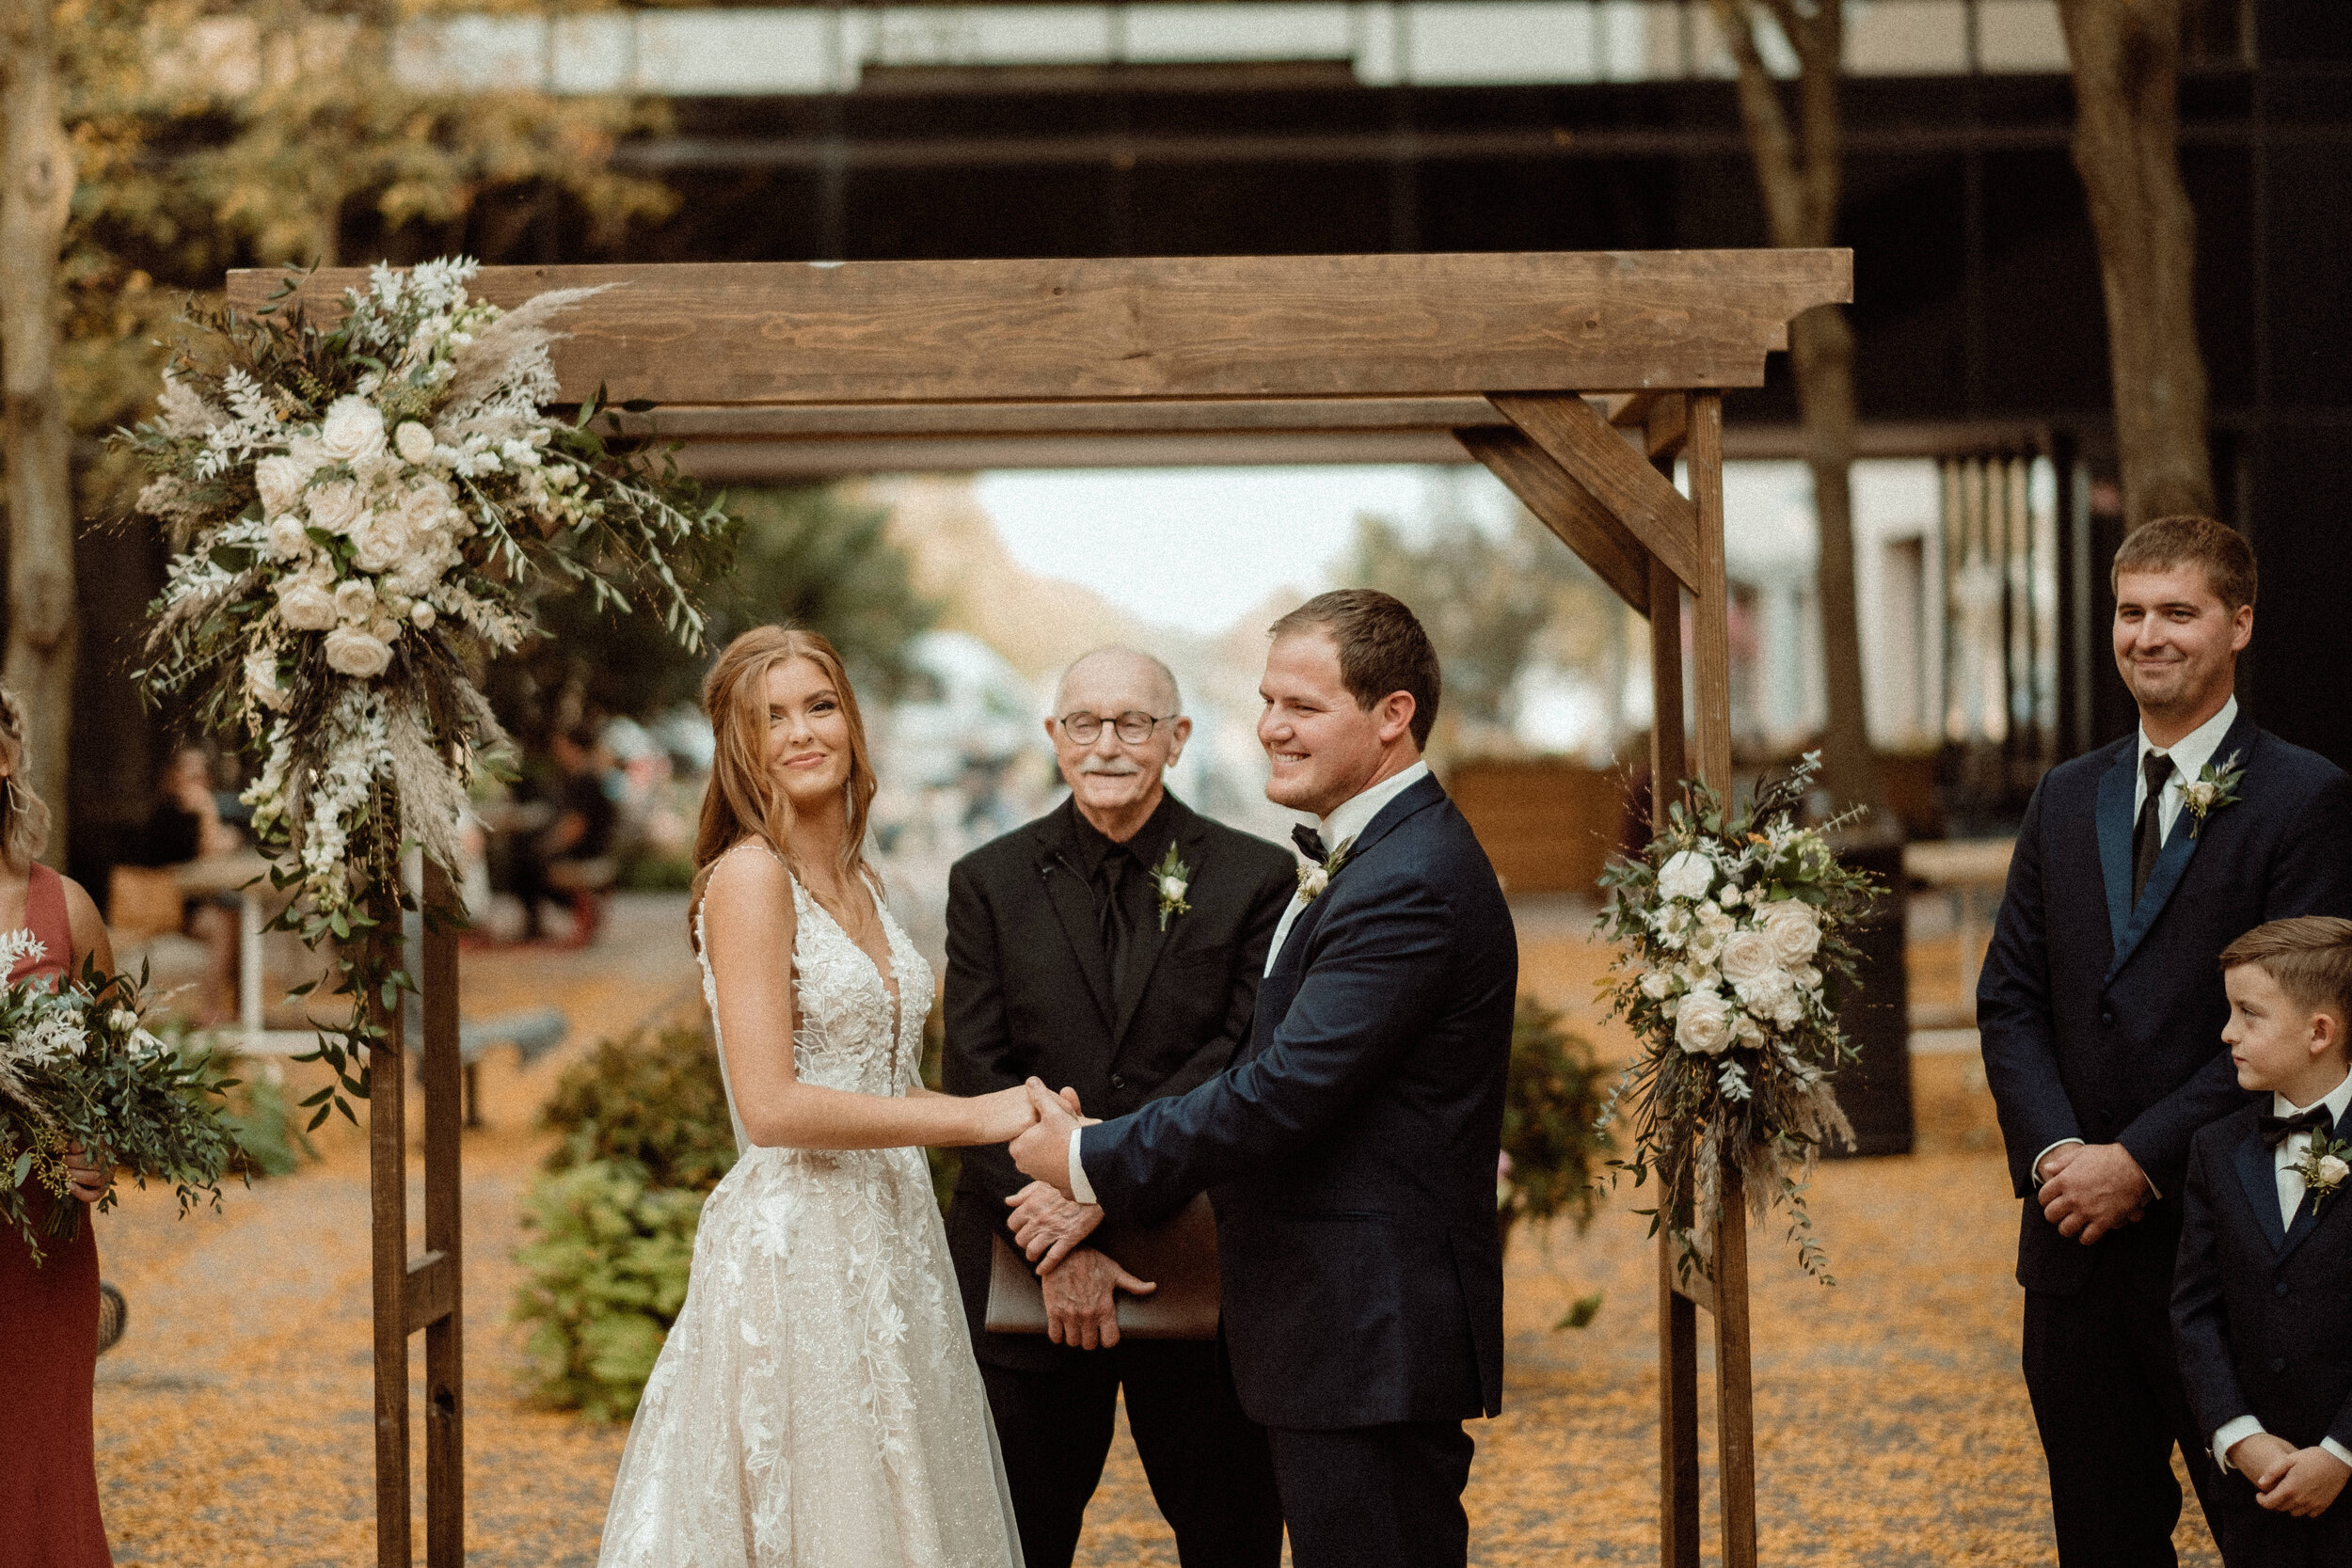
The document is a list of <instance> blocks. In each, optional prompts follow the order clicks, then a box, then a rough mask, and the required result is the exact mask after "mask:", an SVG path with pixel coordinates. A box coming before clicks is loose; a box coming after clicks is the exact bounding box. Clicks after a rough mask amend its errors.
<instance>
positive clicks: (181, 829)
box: [138, 746, 245, 1024]
mask: <svg viewBox="0 0 2352 1568" xmlns="http://www.w3.org/2000/svg"><path fill="white" fill-rule="evenodd" d="M231 799H232V800H233V799H234V798H233V797H231ZM244 847H245V835H244V834H243V833H241V832H238V831H237V830H236V829H235V828H233V827H231V826H230V825H229V823H228V822H227V821H226V820H225V819H224V818H223V816H222V813H221V802H220V797H219V795H218V794H216V793H215V791H214V789H213V758H212V753H211V752H207V751H206V750H205V749H204V748H203V747H201V746H183V747H181V748H180V749H179V750H178V751H176V752H173V753H172V754H171V761H170V763H169V764H168V765H167V766H166V768H165V769H164V776H163V778H162V779H161V780H160V781H159V783H158V786H157V791H156V800H155V806H154V809H153V810H152V811H151V812H150V813H149V814H148V817H147V828H146V831H145V832H143V833H142V834H141V835H140V843H139V856H138V863H140V864H142V865H157V866H161V865H182V864H184V863H187V862H189V861H197V860H210V859H212V858H213V857H215V856H216V855H233V854H235V853H236V852H237V851H238V850H240V849H242V848H244ZM181 926H182V928H183V929H184V930H185V931H186V932H187V934H188V935H189V936H191V937H194V938H195V939H196V940H197V941H199V942H202V943H203V944H204V980H203V984H202V986H201V988H200V990H199V995H198V998H197V1006H196V1018H197V1022H199V1024H210V1023H222V1022H227V1021H228V1020H230V1019H231V1018H234V1017H235V1016H236V1011H237V895H235V894H233V893H212V894H203V895H198V896H196V897H193V898H190V899H188V900H187V901H186V902H185V904H183V906H182V910H181Z"/></svg>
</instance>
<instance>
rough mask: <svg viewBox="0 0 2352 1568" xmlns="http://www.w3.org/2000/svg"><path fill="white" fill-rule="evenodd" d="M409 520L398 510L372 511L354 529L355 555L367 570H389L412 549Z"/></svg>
mask: <svg viewBox="0 0 2352 1568" xmlns="http://www.w3.org/2000/svg"><path fill="white" fill-rule="evenodd" d="M409 544H410V541H409V537H408V524H407V523H406V521H405V520H404V519H403V518H402V517H401V515H399V514H398V513H396V512H390V511H383V512H374V513H371V514H370V515H369V516H368V520H367V521H366V522H364V523H362V524H360V525H359V526H358V528H356V529H353V530H352V531H351V546H352V548H351V559H352V562H353V563H354V564H355V565H357V566H358V568H359V570H361V571H363V572H389V571H390V570H391V569H392V568H393V567H394V566H396V565H398V564H399V563H400V561H401V558H402V557H404V556H405V555H406V554H407V553H408V549H409Z"/></svg>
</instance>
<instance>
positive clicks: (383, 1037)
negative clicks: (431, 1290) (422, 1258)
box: [367, 923, 408, 1568]
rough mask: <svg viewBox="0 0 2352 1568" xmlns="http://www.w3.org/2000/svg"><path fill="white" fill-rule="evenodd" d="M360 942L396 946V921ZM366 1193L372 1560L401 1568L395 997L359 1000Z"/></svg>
mask: <svg viewBox="0 0 2352 1568" xmlns="http://www.w3.org/2000/svg"><path fill="white" fill-rule="evenodd" d="M367 940H368V941H369V942H376V943H380V944H384V945H388V946H389V947H391V948H392V949H394V950H395V951H397V950H398V948H399V946H400V941H401V934H400V927H399V926H398V924H397V923H395V924H393V925H390V926H388V927H377V928H376V929H374V930H373V931H371V932H370V933H368V936H367ZM367 1008H368V1012H369V1015H370V1017H371V1018H372V1019H373V1021H374V1022H375V1024H376V1027H377V1030H378V1033H377V1035H376V1041H375V1048H374V1049H373V1051H371V1052H370V1053H368V1198H369V1207H370V1210H371V1212H372V1219H371V1230H372V1239H373V1243H374V1244H373V1248H372V1261H373V1270H372V1272H373V1276H374V1286H375V1560H376V1563H377V1568H408V1128H407V1113H408V1107H407V1103H406V1096H407V1089H408V1068H407V1053H406V1051H405V1049H404V1045H403V1042H402V1040H401V1037H400V1031H401V1016H400V1006H399V1005H398V1003H394V1004H393V1005H392V1006H385V1005H384V1000H383V998H382V997H380V996H371V997H369V998H368V999H367Z"/></svg>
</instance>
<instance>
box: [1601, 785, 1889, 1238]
mask: <svg viewBox="0 0 2352 1568" xmlns="http://www.w3.org/2000/svg"><path fill="white" fill-rule="evenodd" d="M1817 766H1818V754H1810V755H1807V756H1806V757H1805V759H1804V762H1803V763H1801V764H1800V765H1799V766H1798V767H1797V768H1795V769H1794V770H1793V771H1792V772H1790V773H1789V774H1788V776H1787V777H1785V778H1782V779H1778V780H1775V781H1772V782H1771V783H1768V784H1765V785H1764V786H1763V787H1761V788H1760V789H1758V790H1757V792H1756V798H1755V800H1753V801H1751V802H1750V803H1749V804H1748V805H1747V806H1746V808H1745V809H1743V810H1735V809H1733V808H1732V807H1731V806H1729V805H1727V804H1726V803H1725V802H1724V800H1723V799H1722V798H1721V797H1720V796H1718V795H1716V794H1715V793H1714V792H1713V791H1712V790H1710V789H1708V787H1707V786H1706V785H1704V784H1691V785H1690V786H1689V800H1688V801H1687V802H1685V801H1680V800H1677V801H1676V802H1675V803H1674V805H1673V806H1672V807H1671V808H1670V809H1669V811H1668V813H1667V819H1666V827H1665V831H1664V832H1661V833H1660V834H1659V836H1658V837H1657V838H1656V839H1655V840H1654V841H1652V843H1651V844H1650V846H1649V847H1648V848H1647V850H1645V852H1644V853H1643V854H1642V856H1641V857H1640V858H1638V859H1633V860H1619V861H1616V862H1614V863H1612V864H1611V865H1610V867H1609V869H1608V870H1607V871H1606V872H1605V873H1603V874H1602V877H1601V885H1602V886H1603V887H1604V888H1606V889H1608V890H1609V894H1610V900H1609V905H1608V907H1607V908H1606V909H1605V910H1603V911H1601V917H1600V928H1601V930H1602V931H1603V932H1604V933H1605V934H1607V935H1609V936H1611V937H1613V938H1615V939H1616V940H1617V942H1619V943H1620V944H1621V945H1620V947H1619V949H1618V956H1617V959H1616V962H1615V964H1614V965H1613V968H1612V969H1611V972H1610V974H1609V976H1608V977H1607V978H1606V979H1605V980H1604V981H1603V982H1602V985H1601V1000H1602V1002H1603V1004H1604V1005H1605V1006H1607V1007H1608V1009H1609V1011H1610V1013H1611V1014H1612V1015H1615V1016H1622V1017H1623V1018H1624V1019H1625V1021H1626V1022H1628V1023H1629V1024H1630V1025H1631V1026H1632V1028H1633V1032H1634V1033H1635V1035H1637V1036H1638V1037H1640V1039H1641V1042H1642V1053H1641V1054H1640V1055H1639V1056H1638V1057H1636V1058H1635V1059H1634V1061H1633V1062H1632V1063H1631V1064H1630V1065H1629V1067H1628V1068H1627V1069H1626V1070H1625V1076H1624V1078H1623V1080H1622V1081H1621V1082H1620V1083H1619V1085H1618V1086H1617V1089H1616V1091H1615V1093H1614V1094H1613V1095H1612V1096H1611V1098H1610V1101H1609V1105H1608V1107H1607V1108H1606V1109H1605V1110H1604V1111H1603V1112H1602V1113H1601V1121H1602V1123H1603V1125H1606V1124H1607V1123H1608V1122H1609V1120H1610V1119H1611V1118H1612V1117H1613V1116H1615V1115H1616V1114H1617V1113H1618V1112H1620V1111H1621V1110H1622V1111H1625V1112H1629V1113H1630V1116H1631V1119H1632V1122H1633V1136H1634V1148H1633V1156H1632V1158H1631V1159H1630V1160H1626V1161H1617V1162H1613V1164H1617V1165H1618V1166H1619V1167H1620V1168H1621V1169H1624V1170H1629V1171H1631V1172H1632V1173H1633V1176H1634V1178H1635V1180H1637V1181H1640V1180H1645V1179H1646V1178H1647V1177H1648V1176H1649V1174H1650V1172H1651V1171H1652V1170H1655V1171H1656V1172H1657V1173H1658V1174H1659V1175H1660V1176H1661V1178H1663V1179H1664V1180H1663V1182H1662V1186H1663V1189H1664V1192H1665V1194H1666V1195H1667V1196H1665V1197H1663V1198H1661V1203H1660V1207H1659V1211H1658V1216H1657V1223H1658V1224H1660V1225H1663V1226H1666V1227H1668V1228H1670V1229H1671V1230H1672V1231H1673V1232H1674V1233H1675V1234H1676V1236H1677V1238H1678V1239H1679V1240H1681V1241H1682V1242H1683V1243H1684V1247H1683V1249H1682V1253H1681V1256H1682V1258H1683V1260H1684V1262H1685V1264H1686V1265H1688V1264H1689V1263H1691V1262H1692V1261H1693V1260H1696V1261H1698V1262H1700V1263H1701V1264H1702V1265H1704V1263H1705V1259H1706V1250H1707V1238H1708V1236H1709V1235H1710V1234H1711V1233H1712V1227H1713V1222H1714V1219H1715V1216H1716V1213H1717V1212H1718V1210H1719V1208H1720V1206H1721V1196H1722V1190H1723V1175H1724V1168H1725V1166H1726V1165H1728V1166H1730V1167H1732V1168H1734V1169H1736V1170H1738V1171H1739V1172H1740V1176H1741V1177H1742V1178H1743V1180H1744V1183H1745V1188H1746V1194H1747V1198H1748V1201H1749V1204H1750V1205H1751V1207H1752V1208H1753V1210H1754V1212H1756V1216H1757V1217H1758V1218H1759V1219H1760V1218H1762V1217H1763V1214H1764V1212H1765V1211H1766V1210H1767V1209H1768V1208H1769V1207H1770V1206H1771V1204H1772V1202H1774V1201H1775V1200H1777V1201H1780V1202H1784V1203H1786V1204H1788V1208H1789V1211H1790V1214H1791V1217H1792V1220H1793V1224H1792V1226H1791V1227H1790V1229H1791V1239H1792V1240H1795V1241H1796V1243H1797V1250H1798V1259H1799V1261H1800V1262H1801V1263H1803V1265H1804V1268H1805V1271H1806V1272H1807V1273H1809V1274H1812V1275H1816V1276H1818V1277H1820V1278H1821V1279H1823V1280H1825V1281H1826V1280H1828V1277H1829V1275H1828V1271H1827V1267H1826V1260H1825V1259H1823V1257H1822V1255H1821V1250H1820V1244H1819V1243H1816V1242H1815V1241H1814V1240H1813V1239H1812V1236H1811V1233H1810V1224H1809V1222H1808V1220H1807V1218H1806V1215H1805V1209H1804V1190H1803V1186H1802V1180H1803V1178H1804V1175H1805V1174H1806V1173H1807V1172H1808V1171H1809V1170H1810V1168H1811V1166H1812V1164H1813V1162H1814V1160H1815V1158H1816V1157H1817V1156H1818V1155H1819V1153H1820V1148H1821V1146H1822V1145H1823V1144H1824V1143H1826V1142H1827V1141H1829V1140H1830V1139H1833V1138H1836V1139H1839V1140H1841V1141H1843V1142H1845V1143H1846V1144H1848V1145H1849V1147H1851V1143H1852V1139H1853V1132H1852V1129H1851V1128H1850V1127H1849V1126H1848V1125H1847V1122H1846V1117H1845V1113H1844V1112H1843V1111H1841V1110H1839V1109H1838V1106H1837V1096H1836V1093H1835V1092H1834V1091H1833V1090H1832V1088H1831V1086H1830V1082H1831V1079H1832V1078H1833V1077H1835V1076H1836V1072H1837V1069H1838V1068H1840V1067H1841V1066H1843V1065H1845V1064H1846V1063H1848V1062H1850V1061H1851V1060H1852V1059H1853V1057H1854V1052H1853V1048H1852V1047H1851V1045H1850V1044H1849V1043H1848V1042H1847V1039H1846V1037H1845V1035H1844V1033H1843V1032H1842V1031H1841V1030H1840V1028H1839V1026H1838V1019H1837V1002H1836V996H1835V995H1834V993H1833V985H1834V983H1836V982H1845V983H1847V984H1851V983H1853V981H1854V979H1855V975H1854V965H1855V961H1856V959H1857V958H1859V954H1858V953H1857V952H1856V951H1855V949H1854V947H1853V945H1852V943H1851V942H1850V941H1849V940H1848V935H1849V933H1850V932H1851V930H1852V929H1853V927H1854V925H1855V923H1856V922H1857V921H1859V920H1860V919H1861V918H1862V916H1863V915H1864V914H1865V913H1866V912H1867V910H1868V908H1869V905H1870V902H1871V900H1872V898H1873V897H1874V896H1875V895H1876V894H1877V893H1878V892H1879V891H1880V890H1879V889H1878V888H1877V887H1876V886H1875V884H1873V882H1872V881H1871V879H1870V878H1869V877H1868V876H1867V874H1866V873H1864V872H1860V871H1856V870H1854V869H1852V868H1851V867H1850V866H1846V865H1842V864H1840V863H1838V860H1837V856H1836V853H1835V852H1834V851H1833V850H1832V849H1831V847H1830V844H1829V840H1828V838H1827V836H1826V835H1825V833H1824V832H1823V831H1822V829H1820V828H1812V827H1804V826H1801V825H1800V824H1799V822H1798V819H1797V813H1798V809H1799V808H1800V807H1801V806H1802V805H1803V803H1804V798H1805V794H1806V791H1807V789H1808V788H1809V787H1810V784H1811V780H1812V777H1813V773H1814V769H1815V768H1816V767H1817ZM1842 820H1843V819H1842V818H1841V819H1840V821H1841V822H1842ZM1839 825H1840V823H1837V822H1834V823H1831V824H1828V826H1829V827H1831V828H1836V827H1837V826H1839Z"/></svg>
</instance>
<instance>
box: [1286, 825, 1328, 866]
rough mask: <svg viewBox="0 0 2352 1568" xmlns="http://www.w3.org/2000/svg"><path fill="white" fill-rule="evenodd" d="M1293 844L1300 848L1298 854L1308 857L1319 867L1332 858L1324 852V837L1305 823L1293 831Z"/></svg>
mask: <svg viewBox="0 0 2352 1568" xmlns="http://www.w3.org/2000/svg"><path fill="white" fill-rule="evenodd" d="M1291 842H1292V843H1293V844H1295V845H1297V846H1298V852H1299V853H1300V854H1302V855H1304V856H1306V857H1307V858H1308V859H1309V860H1311V861H1312V862H1314V863H1316V864H1317V865H1321V864H1322V863H1324V862H1325V861H1327V860H1328V859H1329V858H1330V857H1329V856H1328V855H1327V854H1326V853H1325V852H1324V848H1323V835H1322V834H1321V833H1319V832H1315V831H1314V830H1313V829H1312V828H1310V827H1309V826H1307V824H1305V823H1304V822H1301V823H1300V824H1298V826H1296V827H1295V828H1293V829H1292V830H1291Z"/></svg>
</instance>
